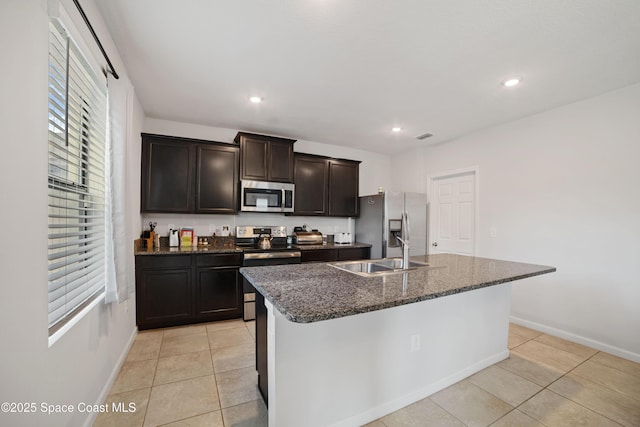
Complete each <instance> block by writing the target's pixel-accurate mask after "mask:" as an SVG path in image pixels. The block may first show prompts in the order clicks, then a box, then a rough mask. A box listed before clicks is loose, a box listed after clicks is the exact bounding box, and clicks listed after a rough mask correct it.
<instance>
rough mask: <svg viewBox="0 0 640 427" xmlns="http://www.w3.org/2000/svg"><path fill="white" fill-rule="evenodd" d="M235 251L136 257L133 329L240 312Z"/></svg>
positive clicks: (234, 314)
mask: <svg viewBox="0 0 640 427" xmlns="http://www.w3.org/2000/svg"><path fill="white" fill-rule="evenodd" d="M240 258H241V256H240V255H239V254H224V255H157V256H154V255H139V256H136V323H137V325H138V328H139V329H149V328H161V327H167V326H175V325H183V324H188V323H197V322H208V321H214V320H222V319H231V318H239V317H242V287H241V282H240V280H239V279H238V277H239V273H238V269H239V267H240Z"/></svg>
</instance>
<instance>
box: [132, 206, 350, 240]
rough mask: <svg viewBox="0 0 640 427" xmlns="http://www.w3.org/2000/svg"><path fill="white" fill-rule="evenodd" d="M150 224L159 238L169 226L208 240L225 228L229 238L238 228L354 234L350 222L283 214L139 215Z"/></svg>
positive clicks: (164, 234) (345, 219)
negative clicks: (301, 228) (186, 229)
mask: <svg viewBox="0 0 640 427" xmlns="http://www.w3.org/2000/svg"><path fill="white" fill-rule="evenodd" d="M149 222H155V223H157V226H156V229H155V231H156V232H157V233H159V234H160V236H167V235H168V234H169V226H170V225H173V226H174V227H176V228H180V227H192V228H193V229H194V232H195V235H196V236H211V235H212V234H213V230H215V229H216V228H218V229H222V227H223V226H225V225H228V226H229V230H230V232H231V234H235V228H236V226H237V225H263V226H270V225H284V226H285V227H287V233H288V234H291V233H293V227H296V226H302V225H304V224H307V225H309V227H311V228H312V229H314V230H316V229H317V230H318V231H320V232H321V233H322V234H334V233H353V232H354V230H355V219H350V218H330V217H312V216H285V215H283V214H270V213H249V212H243V213H240V214H238V215H186V214H144V215H142V225H143V226H144V227H145V229H148V228H149Z"/></svg>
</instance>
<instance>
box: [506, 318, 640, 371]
mask: <svg viewBox="0 0 640 427" xmlns="http://www.w3.org/2000/svg"><path fill="white" fill-rule="evenodd" d="M509 320H510V321H511V322H512V323H515V324H516V325H520V326H524V327H527V328H529V329H534V330H536V331H539V332H544V333H545V334H548V335H553V336H554V337H558V338H562V339H565V340H567V341H571V342H575V343H577V344H582V345H586V346H587V347H591V348H594V349H596V350H600V351H604V352H606V353H610V354H613V355H615V356H618V357H622V358H623V359H627V360H631V361H632V362H636V363H640V354H638V353H634V352H631V351H628V350H625V349H622V348H618V347H615V346H612V345H609V344H606V343H603V342H600V341H596V340H592V339H591V338H587V337H583V336H582V335H577V334H574V333H571V332H567V331H564V330H562V329H557V328H554V327H551V326H547V325H543V324H542V323H537V322H532V321H530V320H526V319H521V318H519V317H515V316H510V317H509Z"/></svg>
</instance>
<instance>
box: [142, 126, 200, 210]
mask: <svg viewBox="0 0 640 427" xmlns="http://www.w3.org/2000/svg"><path fill="white" fill-rule="evenodd" d="M194 162H195V152H194V147H193V145H192V144H189V143H181V142H180V141H176V140H175V139H174V138H168V137H162V136H155V135H145V134H143V135H142V177H141V179H142V197H141V207H142V211H143V212H191V211H192V210H193V184H194V181H193V170H192V169H193V166H194V164H195V163H194Z"/></svg>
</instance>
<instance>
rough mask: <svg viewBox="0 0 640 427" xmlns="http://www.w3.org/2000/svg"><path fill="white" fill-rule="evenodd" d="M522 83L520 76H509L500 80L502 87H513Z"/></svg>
mask: <svg viewBox="0 0 640 427" xmlns="http://www.w3.org/2000/svg"><path fill="white" fill-rule="evenodd" d="M520 83H522V77H510V78H508V79H506V80H503V81H502V86H504V87H514V86H517V85H519V84H520Z"/></svg>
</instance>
